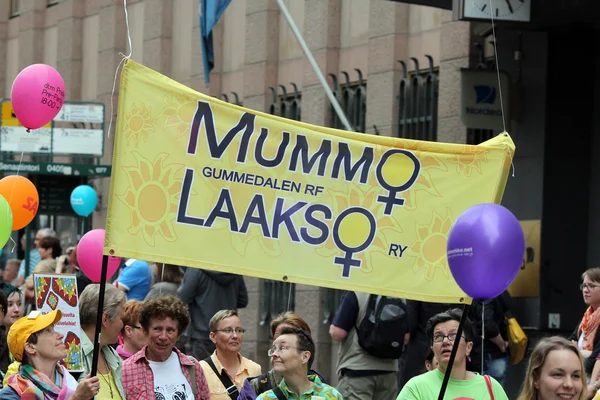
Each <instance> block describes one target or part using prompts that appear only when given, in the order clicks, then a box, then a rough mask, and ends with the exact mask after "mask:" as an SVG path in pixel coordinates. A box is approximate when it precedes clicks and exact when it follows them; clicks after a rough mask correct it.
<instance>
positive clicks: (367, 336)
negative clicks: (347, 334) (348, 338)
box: [356, 294, 408, 359]
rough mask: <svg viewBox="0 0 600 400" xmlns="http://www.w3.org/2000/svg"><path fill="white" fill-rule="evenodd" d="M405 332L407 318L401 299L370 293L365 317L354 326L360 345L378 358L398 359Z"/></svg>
mask: <svg viewBox="0 0 600 400" xmlns="http://www.w3.org/2000/svg"><path fill="white" fill-rule="evenodd" d="M407 332H408V318H407V315H406V302H405V301H404V300H403V299H397V298H393V297H386V296H377V295H374V294H372V295H371V296H369V300H368V303H367V309H366V313H365V316H364V318H363V320H362V321H361V322H360V324H359V325H358V326H357V327H356V334H357V336H358V344H360V347H362V348H363V349H364V350H365V351H366V352H367V353H369V354H371V355H373V356H375V357H378V358H386V359H397V358H400V356H401V355H402V351H403V349H404V335H405V334H406V333H407Z"/></svg>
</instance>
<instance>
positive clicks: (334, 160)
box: [105, 61, 514, 303]
mask: <svg viewBox="0 0 600 400" xmlns="http://www.w3.org/2000/svg"><path fill="white" fill-rule="evenodd" d="M513 153H514V144H513V142H512V140H511V139H510V137H509V135H508V134H502V135H500V136H498V137H496V138H494V139H492V140H490V141H488V142H485V143H483V144H481V145H479V146H469V145H462V144H445V143H435V142H421V141H414V140H404V139H397V138H390V137H381V136H375V135H367V134H362V133H352V132H346V131H341V130H335V129H329V128H323V127H319V126H313V125H309V124H305V123H301V122H297V121H291V120H287V119H283V118H278V117H275V116H272V115H268V114H264V113H261V112H257V111H252V110H248V109H245V108H242V107H238V106H235V105H233V104H229V103H226V102H223V101H220V100H217V99H215V98H213V97H209V96H206V95H203V94H201V93H198V92H196V91H194V90H192V89H190V88H188V87H185V86H183V85H181V84H179V83H177V82H175V81H173V80H171V79H169V78H167V77H165V76H163V75H161V74H159V73H157V72H155V71H153V70H151V69H148V68H146V67H144V66H142V65H140V64H137V63H135V62H133V61H127V62H126V64H125V67H124V69H123V72H122V75H121V88H120V95H119V110H118V120H117V133H116V136H115V145H114V158H113V174H112V179H111V189H110V200H109V208H108V216H107V221H106V243H105V254H110V255H116V256H121V257H133V258H138V259H144V260H148V261H155V262H165V263H173V264H179V265H186V266H190V267H197V268H205V269H213V270H220V271H228V272H232V273H236V274H241V275H248V276H255V277H260V278H267V279H277V280H284V281H287V282H295V283H303V284H308V285H317V286H323V287H330V288H338V289H346V290H356V291H360V292H370V293H379V294H383V295H389V296H396V297H403V298H411V299H419V300H425V301H437V302H453V303H460V302H464V301H470V299H467V298H466V296H465V294H464V293H463V292H462V290H460V288H459V287H458V286H457V285H456V283H455V282H454V280H453V278H452V275H451V273H450V270H449V268H448V263H447V260H446V241H447V237H448V233H449V231H450V228H451V226H452V223H453V222H454V221H455V219H456V218H457V217H458V216H459V215H460V213H461V212H462V211H464V210H465V209H466V208H468V207H470V206H472V205H474V204H478V203H485V202H496V203H497V202H499V201H500V199H501V198H502V193H503V191H504V187H505V184H506V179H507V176H508V171H509V168H510V164H511V160H512V155H513Z"/></svg>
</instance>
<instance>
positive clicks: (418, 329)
mask: <svg viewBox="0 0 600 400" xmlns="http://www.w3.org/2000/svg"><path fill="white" fill-rule="evenodd" d="M451 307H452V306H451V305H449V304H446V303H427V302H424V301H417V300H406V314H407V316H408V331H409V332H410V341H411V342H412V341H413V340H418V341H421V342H422V341H428V340H429V339H428V338H427V332H426V329H427V321H429V319H430V318H431V317H433V316H434V315H436V314H439V313H441V312H444V311H448V309H449V308H451Z"/></svg>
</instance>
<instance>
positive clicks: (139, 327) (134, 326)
mask: <svg viewBox="0 0 600 400" xmlns="http://www.w3.org/2000/svg"><path fill="white" fill-rule="evenodd" d="M127 326H130V327H132V328H133V329H142V327H141V326H139V325H127Z"/></svg>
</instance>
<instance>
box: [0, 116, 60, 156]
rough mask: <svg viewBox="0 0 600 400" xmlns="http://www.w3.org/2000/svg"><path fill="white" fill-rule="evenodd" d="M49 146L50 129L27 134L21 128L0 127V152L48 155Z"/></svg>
mask: <svg viewBox="0 0 600 400" xmlns="http://www.w3.org/2000/svg"><path fill="white" fill-rule="evenodd" d="M2 122H4V121H2ZM51 146H52V128H40V129H36V130H35V131H31V132H27V130H26V129H25V128H24V127H22V126H0V151H12V152H15V153H20V152H22V151H23V152H26V153H47V154H50V150H51Z"/></svg>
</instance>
